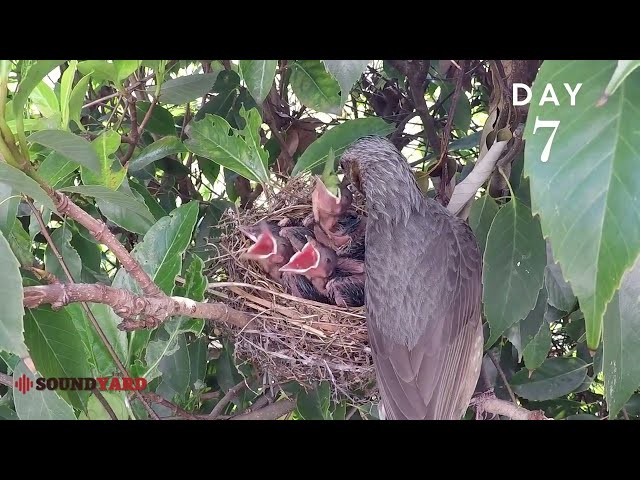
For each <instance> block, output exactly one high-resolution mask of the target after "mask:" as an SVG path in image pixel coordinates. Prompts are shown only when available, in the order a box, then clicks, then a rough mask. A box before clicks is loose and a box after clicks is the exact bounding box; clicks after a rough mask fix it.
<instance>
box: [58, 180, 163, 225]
mask: <svg viewBox="0 0 640 480" xmlns="http://www.w3.org/2000/svg"><path fill="white" fill-rule="evenodd" d="M123 185H124V184H123ZM61 191H63V192H69V193H79V194H81V195H85V196H88V197H94V198H96V199H98V201H99V203H98V208H100V210H101V211H102V213H103V214H104V215H105V216H106V217H107V218H109V220H111V221H112V222H114V223H119V222H118V221H117V219H116V218H115V217H113V216H112V215H109V213H107V212H105V208H104V207H105V206H106V207H116V208H118V209H121V211H122V213H123V214H124V215H126V216H127V217H133V218H132V219H131V218H130V220H132V221H135V222H136V224H135V225H138V226H142V227H143V228H139V227H138V226H136V227H135V229H134V228H131V227H132V225H131V224H128V226H127V227H125V228H127V229H128V230H130V231H133V232H136V233H145V232H146V230H147V229H149V228H150V227H151V225H153V222H154V218H153V216H152V215H151V212H149V209H148V208H147V206H146V205H145V204H144V203H143V202H140V201H138V200H137V199H136V198H134V197H133V196H130V195H127V194H126V193H123V192H122V191H119V190H118V191H114V190H110V189H108V188H107V187H103V186H101V185H80V186H77V187H66V188H63V189H61ZM100 201H102V202H103V203H100ZM109 212H110V213H113V210H110V211H109Z"/></svg>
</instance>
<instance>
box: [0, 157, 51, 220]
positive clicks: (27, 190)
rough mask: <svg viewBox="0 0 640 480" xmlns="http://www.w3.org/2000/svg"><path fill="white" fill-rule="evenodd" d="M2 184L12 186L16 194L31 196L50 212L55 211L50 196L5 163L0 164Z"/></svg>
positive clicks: (0, 180)
mask: <svg viewBox="0 0 640 480" xmlns="http://www.w3.org/2000/svg"><path fill="white" fill-rule="evenodd" d="M0 183H1V184H5V185H9V186H11V187H12V189H13V191H14V192H20V193H22V194H24V195H28V196H30V197H31V198H33V199H34V200H36V201H37V202H40V204H41V205H44V206H45V207H47V208H48V209H50V210H55V207H54V206H53V202H52V201H51V199H50V198H49V195H47V194H46V193H45V191H44V190H42V188H40V185H38V184H37V183H36V181H35V180H32V179H31V178H29V177H27V176H26V175H25V174H24V173H22V172H21V171H20V170H18V169H17V168H13V167H12V166H11V165H9V164H7V163H5V162H0Z"/></svg>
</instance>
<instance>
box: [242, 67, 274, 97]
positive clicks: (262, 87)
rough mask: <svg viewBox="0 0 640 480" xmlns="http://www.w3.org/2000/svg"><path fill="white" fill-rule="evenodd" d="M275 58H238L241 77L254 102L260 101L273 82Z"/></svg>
mask: <svg viewBox="0 0 640 480" xmlns="http://www.w3.org/2000/svg"><path fill="white" fill-rule="evenodd" d="M277 66H278V61H277V60H240V71H241V72H242V78H243V79H244V81H245V83H246V84H247V88H248V89H249V93H251V96H252V97H253V98H254V99H255V101H256V102H258V103H262V102H263V101H264V99H265V98H267V95H268V94H269V90H271V85H272V84H273V78H274V77H275V75H276V67H277Z"/></svg>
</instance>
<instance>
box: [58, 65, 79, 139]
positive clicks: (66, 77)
mask: <svg viewBox="0 0 640 480" xmlns="http://www.w3.org/2000/svg"><path fill="white" fill-rule="evenodd" d="M77 69H78V61H77V60H71V61H70V62H69V67H68V68H67V69H66V70H65V71H64V73H63V74H62V79H61V80H60V101H61V103H62V109H61V112H62V128H63V130H69V100H70V99H71V90H72V86H73V79H74V78H75V76H76V70H77Z"/></svg>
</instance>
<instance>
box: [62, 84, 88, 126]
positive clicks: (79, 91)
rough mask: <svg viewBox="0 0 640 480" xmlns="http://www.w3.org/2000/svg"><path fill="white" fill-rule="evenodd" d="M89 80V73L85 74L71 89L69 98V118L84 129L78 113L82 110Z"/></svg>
mask: <svg viewBox="0 0 640 480" xmlns="http://www.w3.org/2000/svg"><path fill="white" fill-rule="evenodd" d="M90 81H91V76H90V75H85V76H84V77H82V78H81V79H80V80H78V83H76V86H75V87H73V90H71V97H70V98H69V120H73V121H74V122H76V125H77V126H78V128H79V129H81V130H84V129H85V128H84V126H83V125H82V123H81V122H80V113H81V112H82V105H83V104H84V97H85V95H86V94H87V90H88V89H89V82H90ZM65 126H66V125H65Z"/></svg>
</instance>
